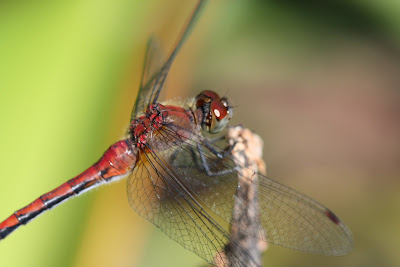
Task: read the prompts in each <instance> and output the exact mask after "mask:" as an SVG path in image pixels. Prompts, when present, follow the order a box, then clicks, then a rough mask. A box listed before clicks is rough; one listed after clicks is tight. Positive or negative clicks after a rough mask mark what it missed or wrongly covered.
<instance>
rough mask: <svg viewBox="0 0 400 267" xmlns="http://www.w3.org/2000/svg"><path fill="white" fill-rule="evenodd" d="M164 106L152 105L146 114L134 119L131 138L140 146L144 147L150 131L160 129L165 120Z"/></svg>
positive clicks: (130, 131) (130, 129)
mask: <svg viewBox="0 0 400 267" xmlns="http://www.w3.org/2000/svg"><path fill="white" fill-rule="evenodd" d="M163 109H164V106H163V105H161V104H154V105H150V106H149V108H148V109H147V111H146V115H143V116H140V117H139V118H137V119H135V120H134V121H132V123H131V126H130V128H129V134H130V138H131V140H132V141H133V143H134V144H135V145H136V146H137V147H140V148H144V147H145V145H146V143H147V139H148V136H149V134H150V133H152V132H153V131H155V130H159V129H160V128H161V126H162V123H163V121H164V113H163V111H162V110H163Z"/></svg>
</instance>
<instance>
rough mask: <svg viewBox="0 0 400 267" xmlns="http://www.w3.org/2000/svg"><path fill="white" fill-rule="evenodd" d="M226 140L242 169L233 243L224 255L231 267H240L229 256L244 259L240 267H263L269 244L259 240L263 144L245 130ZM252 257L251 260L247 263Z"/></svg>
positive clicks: (232, 130)
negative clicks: (259, 198) (259, 199)
mask: <svg viewBox="0 0 400 267" xmlns="http://www.w3.org/2000/svg"><path fill="white" fill-rule="evenodd" d="M227 140H228V142H229V144H230V145H233V144H235V145H234V149H233V150H232V156H233V157H234V159H235V161H236V162H237V164H238V166H240V169H239V170H238V179H239V187H238V190H237V192H236V198H235V206H234V210H233V214H232V220H231V232H230V242H229V243H228V244H227V245H226V246H225V249H224V252H223V253H224V255H225V257H226V258H227V261H228V262H229V266H238V263H237V262H234V263H233V262H232V261H230V260H229V259H230V258H231V257H230V255H235V258H236V259H237V257H238V255H243V259H241V260H240V263H239V265H240V266H246V267H253V266H257V267H259V266H262V257H261V256H262V253H263V252H264V251H265V250H266V249H267V243H266V242H263V241H261V240H260V239H262V238H259V235H260V234H263V230H262V227H261V226H260V220H259V214H260V211H259V203H258V175H257V173H258V172H260V173H262V174H265V173H266V167H265V164H264V162H263V160H262V159H261V158H262V149H263V141H262V139H261V138H260V137H259V136H258V135H256V134H254V133H252V132H251V131H250V130H248V129H245V128H243V127H242V126H235V127H232V128H229V130H228V133H227ZM249 233H252V234H249ZM244 252H245V253H244ZM246 257H247V259H246ZM249 257H251V259H248V258H249ZM224 264H225V265H219V264H218V263H217V266H226V263H224ZM242 264H243V265H242Z"/></svg>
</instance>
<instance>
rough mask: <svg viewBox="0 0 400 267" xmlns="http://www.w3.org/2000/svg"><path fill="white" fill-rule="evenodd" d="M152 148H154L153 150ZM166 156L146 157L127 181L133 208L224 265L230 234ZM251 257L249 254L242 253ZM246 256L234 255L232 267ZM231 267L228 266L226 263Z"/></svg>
mask: <svg viewBox="0 0 400 267" xmlns="http://www.w3.org/2000/svg"><path fill="white" fill-rule="evenodd" d="M149 149H151V148H150V147H149ZM163 154H164V153H156V152H155V151H149V153H146V154H142V158H141V160H140V161H139V162H138V165H137V167H136V168H135V170H134V172H133V173H132V175H131V176H130V177H129V178H128V180H127V193H128V199H129V202H130V205H131V207H132V208H133V209H134V210H135V211H136V212H137V213H138V214H139V215H141V216H142V217H144V218H145V219H147V220H149V221H150V222H152V223H153V224H154V225H156V226H157V227H158V228H160V229H161V230H162V231H163V232H164V233H165V234H166V235H168V236H169V237H170V238H171V239H173V240H175V241H176V242H178V243H179V244H181V245H182V246H183V247H184V248H186V249H188V250H190V251H192V252H194V253H196V254H197V255H199V256H200V257H202V258H204V259H205V260H206V261H207V262H209V263H211V264H213V262H214V259H216V258H217V259H219V262H224V257H223V256H222V255H221V254H219V252H221V251H222V250H223V247H224V245H225V243H226V242H227V240H228V238H229V237H228V233H227V231H226V230H225V229H224V228H223V227H222V226H221V225H220V224H219V223H218V222H217V221H216V220H214V218H213V217H217V216H216V215H214V216H212V215H211V214H210V213H212V211H207V210H206V209H204V208H203V206H202V205H201V204H200V203H199V202H198V200H196V199H195V198H194V197H193V195H192V193H190V192H189V191H188V190H187V188H186V187H185V185H184V184H182V183H181V181H180V180H179V178H178V177H177V176H176V175H175V174H174V173H172V172H171V168H170V167H168V166H167V165H165V164H166V162H164V161H163V160H162V159H161V157H162V156H164V155H163ZM242 254H243V255H244V256H246V257H248V256H247V254H246V252H245V251H243V253H242ZM243 255H242V256H241V257H240V258H239V257H238V255H232V257H231V260H232V262H231V265H229V266H244V265H245V262H243V259H246V257H243ZM224 266H226V267H228V263H225V265H224Z"/></svg>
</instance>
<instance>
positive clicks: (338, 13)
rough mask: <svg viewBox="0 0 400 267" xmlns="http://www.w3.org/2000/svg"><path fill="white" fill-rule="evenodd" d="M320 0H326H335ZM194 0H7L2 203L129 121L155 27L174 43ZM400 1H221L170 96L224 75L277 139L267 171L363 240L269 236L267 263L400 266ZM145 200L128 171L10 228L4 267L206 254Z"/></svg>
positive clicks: (23, 199)
mask: <svg viewBox="0 0 400 267" xmlns="http://www.w3.org/2000/svg"><path fill="white" fill-rule="evenodd" d="M321 2H322V1H321ZM193 6H194V2H192V1H156V0H152V1H135V0H113V1H111V0H101V1H94V0H80V1H77V0H75V1H44V0H42V1H1V2H0V148H1V151H0V169H1V176H0V217H1V219H3V218H4V219H5V218H6V217H8V216H9V215H11V214H12V212H14V211H15V210H16V209H19V208H21V207H22V206H24V205H26V204H28V203H30V202H31V201H32V200H34V199H35V198H36V197H38V196H39V195H41V194H43V193H45V192H47V191H49V190H51V189H53V188H54V187H56V186H58V185H60V184H61V183H63V182H65V181H66V180H68V179H70V178H72V177H74V176H75V175H77V174H78V173H80V172H81V171H83V170H84V169H85V168H87V167H88V166H90V165H91V164H92V163H94V162H95V161H96V160H97V159H98V158H99V157H100V156H101V155H102V153H103V152H104V151H105V149H106V148H107V147H108V146H109V145H110V144H111V143H112V142H114V141H116V140H119V139H120V138H122V137H123V136H124V134H125V129H126V127H127V126H128V120H129V115H130V109H131V107H132V105H133V103H134V100H135V96H136V91H137V88H138V82H139V77H140V73H141V66H142V61H143V57H144V49H145V44H146V40H147V38H148V37H149V36H150V35H151V34H152V33H154V34H156V35H158V36H160V39H161V42H162V43H163V44H165V49H166V51H169V50H170V49H171V46H172V45H173V43H174V42H175V40H176V37H177V35H178V34H179V33H180V31H181V29H182V26H183V23H184V22H185V21H186V18H187V17H188V15H189V13H190V12H191V9H192V7H193ZM399 12H400V4H399V3H398V1H395V0H392V1H385V2H381V1H372V0H370V1H365V0H363V1H361V0H353V1H345V0H343V1H339V0H338V1H324V2H323V3H320V1H311V0H308V1H272V0H271V1H212V2H211V3H209V4H208V5H207V7H206V9H205V10H204V12H203V14H202V16H201V18H200V20H199V23H198V25H197V26H196V28H195V29H194V31H193V34H192V35H191V37H190V38H189V40H188V41H187V43H186V44H185V46H184V47H183V50H182V51H181V53H180V55H179V56H178V58H177V60H176V62H175V63H176V64H175V65H174V66H173V68H172V70H171V73H170V74H171V75H170V79H169V82H168V91H167V92H166V94H167V96H168V97H176V96H185V97H186V96H191V95H195V94H196V93H197V92H198V91H200V90H202V89H215V90H216V91H218V92H219V93H220V94H226V95H227V96H229V97H230V99H231V101H232V102H233V105H234V106H235V121H234V122H235V123H243V124H245V125H246V126H248V127H250V128H251V129H253V130H254V131H256V132H257V133H259V134H260V135H261V136H262V137H263V139H264V141H265V149H264V152H265V159H266V161H267V166H268V167H269V174H270V176H272V177H275V178H276V179H278V180H279V181H281V182H283V183H285V184H289V185H291V186H292V187H295V188H297V189H298V190H300V191H302V192H304V193H307V194H308V195H310V196H312V197H314V198H316V199H318V200H319V201H321V202H322V203H324V204H326V205H327V206H329V207H330V208H332V209H333V210H334V211H335V212H336V213H337V214H338V215H339V216H340V217H341V218H342V219H343V220H344V221H345V222H346V223H347V224H348V225H349V227H350V229H351V230H352V232H353V234H354V239H355V248H354V250H353V252H352V254H351V255H349V256H346V257H325V256H319V255H310V254H305V253H301V252H296V251H292V250H288V249H282V248H278V247H276V246H271V247H270V249H269V250H268V251H267V253H266V254H265V256H264V257H265V258H264V262H265V266H400V256H399V255H400V254H399V253H398V241H399V239H400V230H399V229H400V228H399V227H398V226H399V225H400V214H399V212H398V210H399V205H400V196H399V193H400V189H399V186H400V183H399V176H400V164H399V162H400V138H399V137H400V124H399V122H400V104H399V100H400V96H399V94H400V92H399V89H398V88H399V86H400V75H399V74H400V73H399V72H400V71H399V69H400V68H399V67H400V63H399V59H400V49H399V48H400V45H399V36H400V19H399V18H400V17H399V16H398V14H399ZM202 264H204V262H203V261H202V260H201V259H199V258H198V257H197V256H196V255H193V254H192V253H190V252H187V251H185V250H184V249H182V248H181V247H180V246H179V245H177V244H175V243H174V242H173V241H171V240H169V239H168V238H167V237H165V236H164V235H163V234H161V233H160V232H159V231H158V230H156V229H155V228H154V227H153V226H152V225H151V224H149V223H147V222H146V221H144V220H143V219H142V218H140V217H139V216H137V215H136V214H135V213H134V212H133V211H131V209H130V207H129V204H128V201H127V197H126V194H125V183H124V181H122V182H119V183H116V184H112V185H110V186H104V187H100V188H99V189H97V190H94V192H90V193H87V194H85V195H83V196H80V197H79V198H75V199H73V200H71V201H68V202H66V203H64V204H63V205H61V206H58V207H57V208H55V209H54V210H52V211H49V212H47V213H46V214H45V215H43V216H40V217H39V218H38V219H36V220H35V221H33V222H31V223H30V224H28V225H27V226H24V227H21V228H20V229H18V230H17V231H16V232H15V233H13V234H12V235H10V236H9V237H8V238H7V239H6V240H2V241H1V242H0V266H11V267H14V266H24V267H25V266H85V267H86V266H113V267H114V266H115V267H117V266H200V265H202Z"/></svg>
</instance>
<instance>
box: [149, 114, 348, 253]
mask: <svg viewBox="0 0 400 267" xmlns="http://www.w3.org/2000/svg"><path fill="white" fill-rule="evenodd" d="M180 125H183V124H181V123H179V122H178V121H176V122H175V123H174V124H168V125H165V126H164V127H163V129H162V130H161V131H160V132H159V135H157V136H156V138H155V139H154V141H153V143H154V144H156V143H157V144H156V145H154V146H153V147H164V148H165V147H168V150H165V151H163V152H160V153H159V156H160V157H161V158H162V159H163V161H165V164H164V166H166V168H167V169H168V171H169V172H172V173H174V176H175V177H179V180H180V182H181V184H182V185H184V187H185V189H186V190H187V191H189V192H191V194H192V196H194V197H195V198H196V199H199V202H201V203H203V204H204V205H205V206H207V208H209V209H211V210H212V211H213V212H215V214H217V215H218V216H219V217H221V218H222V219H224V220H225V221H227V222H229V221H230V219H231V214H232V209H233V208H234V201H233V200H234V195H235V192H236V189H237V187H238V174H237V172H236V171H235V169H234V167H235V166H236V165H237V164H236V163H235V162H234V160H233V159H232V158H230V157H225V158H220V157H217V156H216V154H215V152H223V148H220V147H218V146H217V145H215V144H213V143H212V142H210V141H208V140H206V139H204V137H203V136H202V135H200V133H198V132H196V131H195V130H193V129H189V128H186V129H185V128H183V127H182V126H180ZM185 131H186V132H187V133H186V134H185V133H184V132H185ZM178 133H179V134H178ZM182 136H190V138H188V139H185V140H182ZM161 143H162V145H160V144H161ZM206 143H207V144H206ZM259 184H260V186H259V201H260V203H259V204H260V221H261V224H262V227H263V228H264V230H265V232H266V240H267V241H268V242H269V243H272V244H276V245H281V246H284V247H287V248H292V249H296V250H301V251H306V252H311V253H319V254H326V255H343V254H347V253H349V251H350V250H351V248H352V238H351V234H350V231H349V230H348V228H347V227H346V225H344V224H343V223H342V222H341V221H340V220H339V219H338V218H337V217H336V216H335V215H334V214H333V213H332V212H331V211H330V210H329V209H327V208H326V207H324V206H323V205H321V204H319V203H318V202H316V201H314V200H312V199H311V198H309V197H307V196H305V195H303V194H300V193H298V192H296V191H295V190H293V189H290V188H288V187H286V186H284V185H282V184H279V183H278V182H275V181H273V180H272V179H270V178H268V177H266V176H263V175H261V174H259ZM244 231H248V230H244ZM254 231H255V232H254V233H249V232H247V233H248V234H252V235H254V236H256V237H259V238H263V237H261V233H260V232H258V230H257V229H256V230H254Z"/></svg>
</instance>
